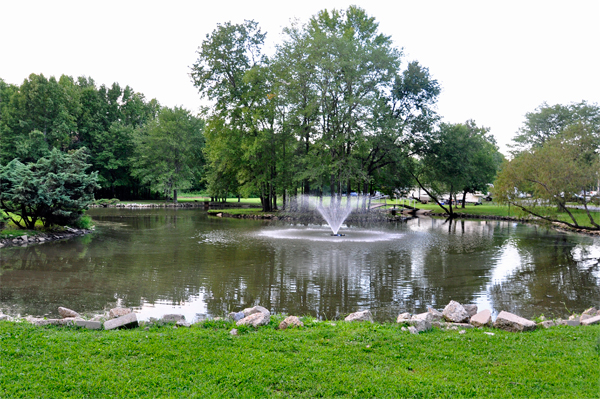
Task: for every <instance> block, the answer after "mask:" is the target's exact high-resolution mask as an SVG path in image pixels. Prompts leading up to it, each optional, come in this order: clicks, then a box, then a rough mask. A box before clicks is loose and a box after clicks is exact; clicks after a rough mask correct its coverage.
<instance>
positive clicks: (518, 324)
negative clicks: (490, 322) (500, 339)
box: [494, 311, 536, 332]
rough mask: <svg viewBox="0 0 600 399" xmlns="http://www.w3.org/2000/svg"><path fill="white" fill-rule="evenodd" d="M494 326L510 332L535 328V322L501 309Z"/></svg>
mask: <svg viewBox="0 0 600 399" xmlns="http://www.w3.org/2000/svg"><path fill="white" fill-rule="evenodd" d="M494 327H496V328H499V329H501V330H506V331H511V332H521V331H530V330H535V327H536V325H535V323H534V322H533V321H531V320H527V319H525V318H523V317H520V316H517V315H515V314H512V313H509V312H505V311H502V312H500V314H499V315H498V317H497V318H496V322H495V323H494Z"/></svg>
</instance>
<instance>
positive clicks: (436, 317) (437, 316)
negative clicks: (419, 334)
mask: <svg viewBox="0 0 600 399" xmlns="http://www.w3.org/2000/svg"><path fill="white" fill-rule="evenodd" d="M427 311H428V312H429V313H431V321H441V320H442V319H443V318H444V315H443V314H442V312H439V311H437V310H435V309H434V308H427Z"/></svg>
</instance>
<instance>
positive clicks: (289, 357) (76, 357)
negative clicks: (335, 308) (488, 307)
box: [0, 317, 600, 398]
mask: <svg viewBox="0 0 600 399" xmlns="http://www.w3.org/2000/svg"><path fill="white" fill-rule="evenodd" d="M272 319H273V320H272V321H271V324H270V325H269V326H266V327H261V328H260V329H259V330H254V329H249V328H244V329H242V328H240V335H239V336H231V335H230V334H229V331H230V329H231V328H233V327H234V325H233V323H229V322H224V321H219V322H215V321H209V322H205V323H203V324H200V325H194V326H192V327H191V328H179V329H174V328H173V327H172V326H163V327H152V328H150V330H149V331H145V330H144V329H142V328H137V329H133V330H121V331H88V330H78V329H74V328H58V327H42V328H40V327H33V326H31V325H29V324H26V323H19V324H12V323H8V322H0V397H3V398H4V397H6V398H17V397H23V398H30V397H44V398H66V397H77V398H88V397H90V398H98V397H124V398H126V397H127V398H140V397H172V398H194V397H198V398H207V397H208V398H222V397H227V398H238V397H244V398H254V397H293V398H296V397H306V398H315V397H351V398H375V397H376V398H388V397H389V398H467V397H469V398H486V397H494V398H597V397H599V395H600V385H599V382H600V367H599V365H600V326H589V327H555V328H552V329H549V330H538V331H534V332H528V333H508V332H503V331H499V330H491V329H483V330H479V329H472V330H466V333H465V334H459V333H458V332H457V331H440V330H437V329H434V330H433V331H430V332H426V333H421V334H419V335H412V334H410V333H407V332H403V331H401V330H400V327H399V326H398V325H396V324H370V323H364V324H361V323H345V322H341V321H337V322H314V321H311V320H310V319H309V320H305V322H306V327H304V328H302V329H295V330H284V331H279V330H276V329H275V326H276V325H277V324H278V322H279V321H280V320H281V317H273V318H272ZM485 332H493V334H494V335H488V334H485Z"/></svg>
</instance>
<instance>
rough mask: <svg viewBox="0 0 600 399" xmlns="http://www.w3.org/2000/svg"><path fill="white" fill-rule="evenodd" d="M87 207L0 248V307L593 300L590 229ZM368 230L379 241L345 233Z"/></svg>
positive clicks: (578, 305)
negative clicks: (298, 219)
mask: <svg viewBox="0 0 600 399" xmlns="http://www.w3.org/2000/svg"><path fill="white" fill-rule="evenodd" d="M91 214H92V216H93V217H94V220H95V221H96V223H97V233H95V234H94V235H93V236H87V237H82V238H79V239H74V240H70V241H64V242H54V243H48V244H44V245H39V246H29V247H23V248H21V247H19V248H5V249H1V250H0V266H1V268H0V284H1V285H0V309H2V310H3V311H4V312H5V313H10V314H32V315H44V314H48V315H56V312H57V311H56V309H57V307H58V306H67V307H71V308H73V309H76V310H78V311H83V312H85V311H88V312H94V311H98V310H101V309H103V308H106V307H111V306H114V305H115V304H116V303H117V302H119V303H120V304H122V305H124V306H134V307H138V308H139V309H140V310H141V311H142V314H143V315H144V316H145V317H148V316H159V315H160V314H162V313H171V312H181V313H184V314H185V315H186V317H187V318H188V319H193V318H194V317H195V315H196V314H197V313H208V314H209V315H213V316H219V315H223V314H224V313H227V312H229V311H233V310H238V309H241V308H244V307H247V306H252V305H254V304H261V305H263V306H265V307H267V308H269V309H271V310H272V311H275V312H285V313H290V314H291V313H293V314H300V315H303V314H311V315H314V316H317V317H322V318H335V317H339V316H340V315H343V314H345V313H349V312H352V311H356V310H358V309H365V308H369V309H372V310H373V311H374V313H375V315H376V317H377V318H378V319H379V320H391V319H394V318H395V316H396V315H397V314H398V313H399V312H401V311H409V312H418V311H424V310H425V309H426V307H427V306H433V307H436V308H442V307H443V306H444V305H445V304H446V303H448V301H450V300H451V299H454V300H457V301H459V302H462V303H477V304H479V305H480V306H482V307H490V308H492V309H493V310H495V311H500V310H509V311H513V312H515V313H518V314H521V315H523V316H525V317H532V316H535V315H539V314H541V313H544V314H546V315H550V314H552V315H562V316H564V315H565V314H566V313H567V310H566V308H568V309H569V310H570V311H581V310H583V309H585V308H586V307H588V306H590V305H597V304H598V303H599V299H600V289H599V288H598V286H599V282H600V271H599V266H598V258H599V257H600V245H598V242H597V239H593V238H590V237H585V236H578V235H572V234H564V233H558V232H554V231H548V230H546V229H544V228H541V227H536V226H527V225H520V224H515V223H507V222H498V221H464V220H460V221H457V222H453V223H449V222H444V221H443V220H436V219H429V218H423V219H416V220H412V221H410V222H409V223H407V224H400V225H395V224H381V225H379V226H377V227H375V228H374V230H375V232H374V231H373V230H368V229H366V228H365V226H352V225H350V226H347V227H346V233H347V237H348V238H351V239H349V240H343V238H342V239H341V240H340V237H335V238H336V239H335V240H329V239H326V240H313V239H306V237H305V236H306V235H313V234H320V229H322V228H321V227H319V226H312V225H311V226H291V225H289V224H285V223H266V222H260V221H249V220H235V219H218V218H209V217H207V215H206V213H204V212H202V211H197V210H114V209H96V210H93V211H92V212H91ZM372 228H373V227H372ZM282 232H285V234H282ZM286 234H287V236H288V238H287V239H281V238H280V237H279V236H283V235H286ZM361 234H362V235H361ZM290 235H299V236H300V238H297V239H289V236H290ZM303 235H304V236H303ZM367 236H369V237H372V236H375V237H377V239H376V240H371V239H364V240H361V239H357V237H367ZM303 237H304V238H303ZM352 237H354V238H352ZM382 237H383V238H385V239H382Z"/></svg>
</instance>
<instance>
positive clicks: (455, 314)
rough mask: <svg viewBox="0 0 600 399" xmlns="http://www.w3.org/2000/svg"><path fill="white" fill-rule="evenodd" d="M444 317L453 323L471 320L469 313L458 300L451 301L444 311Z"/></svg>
mask: <svg viewBox="0 0 600 399" xmlns="http://www.w3.org/2000/svg"><path fill="white" fill-rule="evenodd" d="M442 314H443V315H444V319H446V321H449V322H451V323H463V322H467V321H469V314H468V313H467V311H466V310H465V308H464V307H463V306H462V305H461V304H460V303H458V302H456V301H450V303H448V305H446V307H445V308H444V311H443V312H442Z"/></svg>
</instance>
